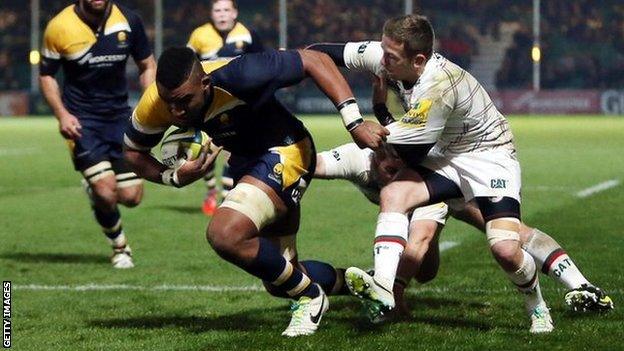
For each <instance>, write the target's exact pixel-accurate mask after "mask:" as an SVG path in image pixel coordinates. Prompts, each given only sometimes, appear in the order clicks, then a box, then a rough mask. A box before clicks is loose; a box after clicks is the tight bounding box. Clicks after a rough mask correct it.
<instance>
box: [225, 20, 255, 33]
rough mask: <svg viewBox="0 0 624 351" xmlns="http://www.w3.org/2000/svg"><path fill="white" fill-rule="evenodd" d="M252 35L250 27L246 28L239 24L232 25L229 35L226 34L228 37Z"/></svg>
mask: <svg viewBox="0 0 624 351" xmlns="http://www.w3.org/2000/svg"><path fill="white" fill-rule="evenodd" d="M252 33H253V30H252V29H251V28H250V27H247V26H246V25H244V24H242V23H241V22H236V24H235V25H234V27H233V28H232V30H231V31H230V33H228V35H243V34H249V35H251V34H252Z"/></svg>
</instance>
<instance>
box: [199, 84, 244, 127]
mask: <svg viewBox="0 0 624 351" xmlns="http://www.w3.org/2000/svg"><path fill="white" fill-rule="evenodd" d="M213 93H214V95H213V97H212V104H210V108H209V109H208V112H207V113H206V116H205V117H204V122H205V121H208V120H210V119H213V118H214V117H216V116H217V115H219V114H221V113H223V112H226V111H229V110H231V109H233V108H234V107H236V106H240V105H244V104H245V102H244V101H242V100H239V99H237V98H236V97H235V96H234V95H232V94H230V93H228V92H227V91H226V90H223V89H221V88H219V87H214V90H213Z"/></svg>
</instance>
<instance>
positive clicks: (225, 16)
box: [210, 0, 238, 32]
mask: <svg viewBox="0 0 624 351" xmlns="http://www.w3.org/2000/svg"><path fill="white" fill-rule="evenodd" d="M210 17H211V18H212V23H213V24H214V26H215V28H217V30H218V31H220V32H225V31H228V30H230V29H232V28H234V23H235V22H236V17H238V11H237V10H236V9H235V8H234V4H233V3H232V2H231V1H229V0H222V1H217V2H216V3H215V4H214V5H212V12H211V13H210Z"/></svg>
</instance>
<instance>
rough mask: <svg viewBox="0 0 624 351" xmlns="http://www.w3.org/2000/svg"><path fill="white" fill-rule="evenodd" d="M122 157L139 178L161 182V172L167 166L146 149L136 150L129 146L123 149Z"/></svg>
mask: <svg viewBox="0 0 624 351" xmlns="http://www.w3.org/2000/svg"><path fill="white" fill-rule="evenodd" d="M124 159H125V161H126V163H127V164H128V166H129V167H130V168H131V169H132V170H133V171H134V172H135V173H136V174H137V175H138V176H139V177H141V178H144V179H147V180H149V181H150V182H154V183H159V184H163V181H162V172H163V171H165V170H167V167H166V166H165V165H163V164H162V163H160V162H158V160H156V159H155V158H154V157H153V156H152V155H151V154H149V153H148V152H146V151H138V150H133V149H129V148H127V147H126V148H125V149H124Z"/></svg>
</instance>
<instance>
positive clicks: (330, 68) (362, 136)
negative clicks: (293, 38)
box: [299, 50, 388, 149]
mask: <svg viewBox="0 0 624 351" xmlns="http://www.w3.org/2000/svg"><path fill="white" fill-rule="evenodd" d="M299 54H300V56H301V62H302V64H303V69H304V71H305V74H306V75H307V76H309V77H311V78H312V79H313V80H314V82H315V83H316V85H317V86H318V87H319V89H321V91H323V93H325V95H327V97H328V98H329V99H330V100H331V101H332V102H333V103H334V105H336V108H337V109H338V110H339V111H340V114H341V115H342V120H343V122H344V124H345V127H346V128H347V130H348V131H349V132H350V133H351V136H352V137H353V140H354V141H355V142H356V144H358V146H359V147H362V148H363V147H370V148H373V149H376V148H378V147H380V146H381V144H382V142H383V140H384V139H385V136H386V135H388V131H387V130H386V129H385V128H384V127H382V126H380V125H379V124H377V123H374V122H370V121H364V119H363V118H362V115H361V114H360V110H359V108H358V106H357V103H356V101H355V98H354V96H353V92H352V91H351V88H350V87H349V85H348V84H347V81H346V80H345V79H344V77H343V76H342V74H341V73H340V71H339V70H338V67H337V66H336V64H335V63H334V62H333V61H332V59H331V58H330V57H329V56H328V55H327V54H324V53H322V52H318V51H312V50H300V51H299Z"/></svg>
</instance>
